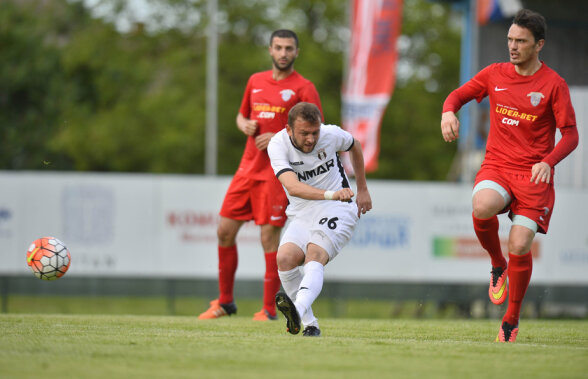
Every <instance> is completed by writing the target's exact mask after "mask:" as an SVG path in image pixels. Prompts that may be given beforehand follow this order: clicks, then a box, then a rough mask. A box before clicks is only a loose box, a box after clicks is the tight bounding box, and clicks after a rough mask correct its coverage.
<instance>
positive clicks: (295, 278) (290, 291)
mask: <svg viewBox="0 0 588 379" xmlns="http://www.w3.org/2000/svg"><path fill="white" fill-rule="evenodd" d="M278 276H279V277H280V281H281V282H282V287H284V291H285V292H286V295H288V297H289V298H290V299H291V300H292V301H296V294H297V293H298V287H300V282H301V281H302V273H301V272H300V268H299V267H294V268H293V269H292V270H288V271H280V270H278Z"/></svg>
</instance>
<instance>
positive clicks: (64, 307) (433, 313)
mask: <svg viewBox="0 0 588 379" xmlns="http://www.w3.org/2000/svg"><path fill="white" fill-rule="evenodd" d="M208 302H209V299H203V298H196V297H177V298H175V299H173V301H170V299H167V298H164V297H137V296H130V297H125V296H119V297H114V296H47V295H39V296H24V295H10V296H8V297H7V298H6V299H5V307H6V309H2V311H3V312H7V313H61V314H134V315H174V316H192V315H197V314H199V313H200V312H203V311H204V310H206V309H207V308H208ZM237 305H238V307H239V309H238V314H239V315H240V316H246V315H253V313H255V312H257V311H259V310H260V309H261V306H262V299H261V298H258V299H243V298H240V299H237ZM313 309H314V310H315V313H316V314H319V315H321V317H335V318H341V317H344V318H376V319H379V318H412V317H420V318H448V319H454V318H456V317H460V315H459V310H458V309H457V306H455V305H448V306H446V307H443V308H438V307H437V306H436V305H435V304H434V303H432V302H429V303H420V302H417V301H407V302H393V301H389V300H357V299H347V300H334V299H328V298H319V299H317V301H316V302H315V303H314V304H313ZM502 313H503V312H502Z"/></svg>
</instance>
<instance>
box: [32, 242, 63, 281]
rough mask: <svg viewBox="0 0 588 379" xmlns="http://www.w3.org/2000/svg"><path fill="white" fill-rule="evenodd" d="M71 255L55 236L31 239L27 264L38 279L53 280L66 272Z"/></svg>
mask: <svg viewBox="0 0 588 379" xmlns="http://www.w3.org/2000/svg"><path fill="white" fill-rule="evenodd" d="M70 263H71V257H70V255H69V251H68V250H67V247H65V244H64V243H63V242H61V241H60V240H58V239H57V238H55V237H42V238H39V239H36V240H35V241H33V243H32V244H31V246H30V247H29V250H28V251H27V264H28V265H29V267H30V268H31V270H32V271H33V274H35V276H36V277H37V278H39V279H43V280H55V279H59V278H61V277H62V276H63V275H65V273H66V272H67V269H68V268H69V264H70Z"/></svg>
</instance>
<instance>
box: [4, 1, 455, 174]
mask: <svg viewBox="0 0 588 379" xmlns="http://www.w3.org/2000/svg"><path fill="white" fill-rule="evenodd" d="M147 2H148V4H150V7H151V8H150V9H152V10H154V12H155V13H154V15H153V16H152V17H150V18H149V19H148V20H146V21H145V22H143V23H141V22H135V23H133V20H135V21H137V19H133V17H132V12H131V11H130V8H129V7H130V4H132V3H129V2H125V1H120V0H101V1H100V2H98V6H96V8H93V9H87V8H85V7H84V6H83V3H82V2H81V0H70V1H69V2H64V1H59V0H46V1H43V2H36V1H32V0H30V1H28V0H24V1H14V0H13V1H2V2H0V55H1V56H2V58H3V64H2V65H0V88H2V91H1V92H0V169H47V168H49V169H53V170H88V171H125V172H156V173H203V172H204V154H205V123H206V110H205V105H206V104H205V102H206V26H207V24H208V16H207V10H206V5H207V4H206V1H202V0H201V1H196V0H148V1H147ZM348 5H349V3H348V2H347V1H340V0H298V1H295V0H282V1H275V0H249V1H238V2H236V1H231V0H219V3H218V9H219V17H218V27H219V49H218V51H219V57H218V62H219V65H218V73H219V82H218V89H219V96H218V98H219V102H218V127H219V129H218V141H219V146H218V155H219V159H218V173H219V174H224V175H231V174H233V173H234V171H235V169H236V168H237V165H238V163H239V160H240V157H241V154H242V151H243V147H244V144H245V136H244V135H243V134H242V133H241V132H240V131H238V130H237V128H236V125H235V117H236V115H237V112H238V109H239V106H240V102H241V98H242V95H243V90H244V87H245V84H246V81H247V79H248V77H249V76H250V75H251V74H252V73H253V72H256V71H263V70H268V69H270V68H271V62H270V58H269V55H268V51H267V46H268V42H269V41H268V40H269V36H270V34H271V31H273V30H275V29H278V28H290V29H293V30H295V31H296V32H297V33H298V35H299V39H300V56H299V57H298V59H297V61H296V64H295V68H296V70H297V71H299V72H300V73H301V74H302V75H303V76H305V77H307V78H308V79H310V80H312V81H313V82H314V83H315V85H316V87H317V89H318V91H319V94H320V96H321V101H322V105H323V111H324V115H325V120H326V122H328V123H334V124H340V121H341V115H340V111H341V94H340V90H341V84H342V76H343V67H344V52H345V49H346V44H347V41H348V33H349V32H348V28H347V24H348V9H347V8H348ZM98 8H99V9H100V11H98V10H97V9H98ZM104 9H106V11H105V10H104ZM162 9H163V10H162ZM129 15H131V16H129ZM172 16H173V17H172ZM170 17H171V20H172V21H169V20H170ZM121 20H123V21H124V20H126V21H127V24H126V25H128V27H127V29H124V28H121V25H122V24H124V23H121ZM452 20H453V19H452V13H451V12H450V10H449V8H448V7H447V6H446V5H440V4H437V3H432V2H428V1H425V0H405V2H404V17H403V26H402V28H403V29H402V33H403V40H404V41H405V42H407V41H408V44H405V45H406V46H405V48H404V49H403V50H401V52H400V62H401V64H404V67H406V66H407V65H408V66H410V67H413V68H414V70H413V71H412V72H408V73H407V72H404V73H402V72H399V78H398V80H397V86H396V90H395V92H394V94H393V97H392V100H391V102H390V105H389V107H388V109H387V111H386V114H385V117H384V119H383V123H382V145H381V146H382V147H381V158H380V168H379V170H378V171H377V172H375V173H373V174H371V176H372V177H374V178H393V179H415V180H437V179H443V178H444V177H445V175H446V173H447V171H448V169H449V165H450V162H451V159H452V157H453V154H454V149H455V146H454V145H447V144H445V143H444V142H443V140H442V138H441V136H440V132H439V127H438V125H439V114H440V109H441V104H442V101H443V98H444V97H445V96H446V94H447V93H448V92H449V91H450V90H451V89H453V88H454V87H455V86H456V85H457V78H458V64H459V62H458V56H459V51H458V49H459V31H458V30H455V29H454V28H452V27H451V22H452ZM139 21H141V20H139ZM402 62H403V63H402ZM423 73H425V74H424V75H423Z"/></svg>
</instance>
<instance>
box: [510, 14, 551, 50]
mask: <svg viewBox="0 0 588 379" xmlns="http://www.w3.org/2000/svg"><path fill="white" fill-rule="evenodd" d="M512 23H513V24H516V25H518V26H520V27H522V28H526V29H529V30H530V31H531V33H533V37H535V42H537V41H539V40H540V39H545V31H546V30H547V23H546V22H545V17H543V16H541V15H540V14H539V13H537V12H533V11H531V10H529V9H521V10H520V11H518V12H517V14H516V15H515V18H514V20H512Z"/></svg>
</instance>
